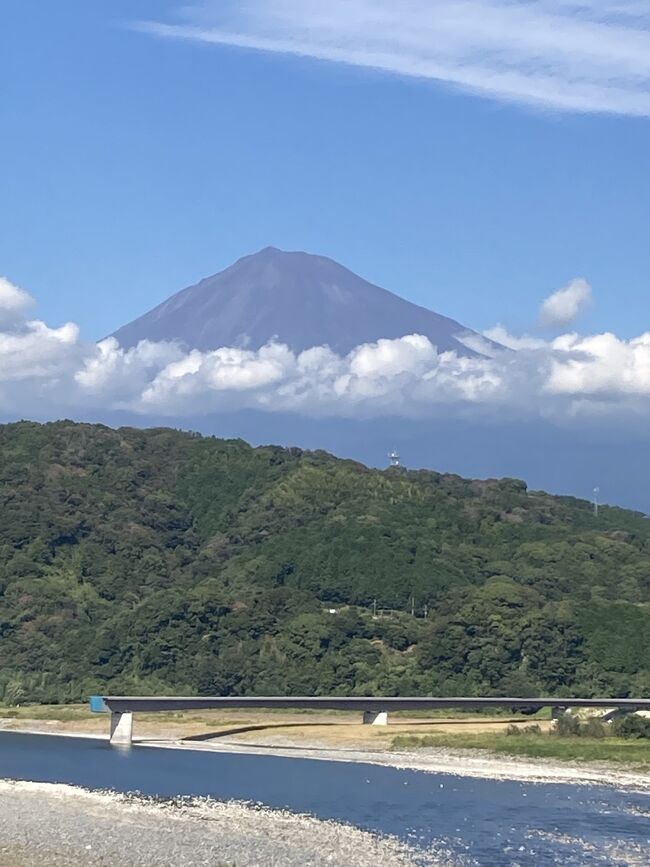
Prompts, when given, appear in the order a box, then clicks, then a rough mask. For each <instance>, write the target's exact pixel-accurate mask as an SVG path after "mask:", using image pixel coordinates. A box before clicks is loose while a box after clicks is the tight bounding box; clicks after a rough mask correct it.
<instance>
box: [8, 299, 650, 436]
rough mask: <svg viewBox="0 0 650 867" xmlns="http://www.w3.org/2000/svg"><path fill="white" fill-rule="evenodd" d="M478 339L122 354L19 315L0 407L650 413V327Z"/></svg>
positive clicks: (316, 413) (169, 348) (73, 331)
mask: <svg viewBox="0 0 650 867" xmlns="http://www.w3.org/2000/svg"><path fill="white" fill-rule="evenodd" d="M4 297H5V298H9V299H10V303H13V302H12V301H11V299H12V298H15V296H13V295H12V293H11V292H8V293H6V294H5V296H4ZM17 306H18V307H19V306H20V305H19V304H18V305H17ZM25 306H27V305H26V304H23V307H25ZM485 337H486V338H487V339H492V340H495V341H497V342H498V343H500V344H502V345H503V346H504V347H506V348H505V349H501V350H498V349H496V348H495V346H494V344H489V343H488V342H487V340H484V341H483V344H482V345H484V346H488V347H489V348H490V351H491V355H490V356H472V357H460V356H458V355H456V353H454V352H443V353H439V352H438V351H437V350H436V348H435V346H433V345H432V344H431V342H430V341H429V340H428V339H427V338H426V337H423V336H422V335H417V334H412V335H408V336H405V337H402V338H398V339H395V340H379V341H377V342H376V343H369V344H365V345H363V346H358V347H357V348H356V349H354V350H353V351H352V352H351V353H350V354H349V355H347V356H346V357H340V356H338V355H336V354H335V353H334V352H332V351H331V350H330V349H328V348H327V347H322V346H320V347H314V348H312V349H308V350H306V351H305V352H302V353H300V354H297V355H296V354H295V353H293V352H291V350H290V349H289V348H288V347H286V346H284V345H282V344H280V343H269V344H267V345H266V346H263V347H262V348H261V349H259V350H256V351H254V350H247V349H240V348H234V347H221V348H219V349H216V350H214V351H211V352H199V351H197V350H194V351H191V352H187V351H184V350H183V349H182V348H181V347H180V346H178V345H176V344H174V343H152V342H149V341H143V342H141V343H140V344H138V346H136V347H134V348H132V349H128V350H127V349H123V348H122V347H121V346H119V344H118V343H117V341H116V340H115V339H114V338H108V339H107V340H103V341H101V342H100V343H98V344H94V343H87V342H84V341H83V340H81V339H80V336H79V330H78V328H77V326H76V325H74V324H73V323H68V324H66V325H63V326H62V327H60V328H50V327H49V326H48V325H47V324H45V323H44V322H42V321H40V320H27V319H26V318H24V316H23V317H21V316H20V315H18V314H16V316H15V317H14V319H12V320H11V321H7V322H4V323H0V411H2V413H3V414H4V415H5V416H6V415H7V414H9V415H12V416H13V417H16V416H30V415H31V416H38V417H43V416H44V415H48V416H49V417H62V416H65V415H73V416H77V417H78V416H79V413H80V412H81V411H92V410H101V411H104V412H108V411H111V410H127V411H130V412H133V413H139V414H141V416H142V418H143V421H144V420H146V418H147V417H151V416H156V417H160V416H166V417H168V418H169V419H170V420H172V419H183V418H184V417H187V416H190V415H191V416H193V417H195V416H197V415H201V414H208V413H215V412H229V411H235V410H242V409H258V410H264V411H266V412H269V413H272V412H279V411H289V412H296V413H300V414H303V415H307V416H312V417H322V416H331V417H337V416H339V417H341V416H348V417H349V416H356V417H379V416H382V415H391V416H393V415H401V416H404V417H421V418H427V417H432V418H434V417H436V416H439V415H440V414H441V413H444V414H445V415H447V416H449V415H454V414H460V415H463V416H468V415H472V416H474V417H476V416H481V415H486V414H487V415H498V416H499V417H500V418H503V417H504V416H511V417H530V418H535V417H537V418H539V417H543V418H546V419H550V420H556V421H559V422H562V423H564V422H565V421H566V420H567V419H574V420H576V419H577V420H578V421H579V420H580V419H583V418H589V419H594V418H602V417H603V416H604V415H605V414H609V415H610V417H614V416H616V417H617V418H619V419H620V418H621V417H625V414H626V413H627V414H628V415H629V416H630V417H632V416H634V417H637V418H638V417H639V416H642V417H644V418H645V419H646V420H647V421H650V332H648V333H644V334H641V335H640V336H639V337H636V338H633V339H631V340H625V339H622V338H620V337H617V336H616V335H615V334H611V333H603V334H596V335H589V336H582V335H579V334H577V333H566V334H561V335H560V336H558V337H555V338H554V339H552V340H544V339H541V338H539V337H530V336H527V335H524V336H523V337H516V336H513V335H511V334H509V333H508V332H507V331H506V330H505V329H504V328H503V327H502V326H497V327H495V328H494V329H492V330H490V331H489V332H487V333H486V335H485Z"/></svg>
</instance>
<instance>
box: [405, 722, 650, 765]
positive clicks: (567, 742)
mask: <svg viewBox="0 0 650 867" xmlns="http://www.w3.org/2000/svg"><path fill="white" fill-rule="evenodd" d="M392 747H393V748H394V749H398V750H400V749H402V750H403V749H409V750H412V749H423V748H434V749H435V748H436V747H438V748H442V747H444V748H453V749H476V750H479V749H480V750H487V751H489V752H491V753H498V754H501V755H510V756H525V757H527V758H532V759H557V760H559V761H563V762H575V761H579V762H617V763H619V764H626V765H630V766H635V767H636V768H638V770H643V771H650V741H648V740H630V739H627V738H588V737H556V736H554V735H549V734H519V735H516V736H512V735H507V734H500V733H496V734H495V733H492V732H489V733H485V734H463V733H459V734H455V733H454V734H451V735H449V734H440V735H438V734H435V735H423V736H418V735H398V736H397V737H395V738H393V741H392Z"/></svg>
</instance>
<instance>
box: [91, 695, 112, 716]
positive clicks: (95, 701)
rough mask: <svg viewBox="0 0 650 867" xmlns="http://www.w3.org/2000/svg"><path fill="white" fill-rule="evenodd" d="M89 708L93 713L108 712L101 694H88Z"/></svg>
mask: <svg viewBox="0 0 650 867" xmlns="http://www.w3.org/2000/svg"><path fill="white" fill-rule="evenodd" d="M90 710H91V711H92V712H93V713H108V708H107V707H106V705H105V704H104V699H103V698H102V697H101V695H91V696H90Z"/></svg>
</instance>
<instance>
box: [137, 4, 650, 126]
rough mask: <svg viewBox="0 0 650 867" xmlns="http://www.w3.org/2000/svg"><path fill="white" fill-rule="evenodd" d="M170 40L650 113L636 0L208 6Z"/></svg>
mask: <svg viewBox="0 0 650 867" xmlns="http://www.w3.org/2000/svg"><path fill="white" fill-rule="evenodd" d="M135 26H136V27H138V28H139V29H141V30H144V31H146V32H149V33H152V34H155V35H157V36H161V37H170V38H180V39H187V40H195V41H200V42H206V43H214V44H221V45H232V46H239V47H242V48H250V49H257V50H263V51H273V52H281V53H285V54H295V55H300V56H305V57H313V58H319V59H322V60H329V61H335V62H341V63H347V64H353V65H356V66H362V67H370V68H375V69H380V70H384V71H387V72H390V73H395V74H399V75H405V76H413V77H416V78H423V79H432V80H435V81H439V82H446V83H448V84H450V85H453V86H456V87H460V88H463V89H465V90H468V91H471V92H474V93H477V94H479V95H483V96H487V97H491V98H495V99H500V100H505V101H514V102H518V103H523V104H526V105H531V106H538V107H543V108H550V109H553V110H560V111H579V112H612V113H619V114H627V115H637V116H648V115H650V32H649V30H650V4H649V3H647V2H631V0H621V2H612V0H602V2H596V0H593V2H590V0H399V2H398V0H328V2H325V3H324V2H322V0H248V2H246V3H241V2H239V0H202V2H195V3H193V4H190V5H188V4H187V3H179V5H178V10H177V16H176V20H174V21H167V22H160V21H148V22H140V23H138V24H136V25H135Z"/></svg>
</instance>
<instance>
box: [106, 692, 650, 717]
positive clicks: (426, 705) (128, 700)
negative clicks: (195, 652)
mask: <svg viewBox="0 0 650 867" xmlns="http://www.w3.org/2000/svg"><path fill="white" fill-rule="evenodd" d="M102 701H103V704H104V708H102V709H107V710H110V711H111V712H113V713H136V712H148V713H151V712H154V711H175V710H208V709H216V708H241V709H244V708H281V709H285V710H291V709H311V710H360V711H366V712H373V711H374V712H387V713H390V712H391V711H392V712H394V711H398V710H412V711H415V710H436V709H439V708H459V709H485V708H508V709H511V710H518V709H526V710H528V709H530V710H540V709H541V708H545V707H560V708H571V707H592V708H599V707H603V708H605V707H607V708H609V707H612V708H620V709H621V710H650V698H558V697H555V698H550V697H548V698H547V697H542V698H501V697H496V698H495V697H489V698H473V697H456V698H428V697H422V698H421V697H411V698H394V697H390V698H382V697H377V696H371V697H366V696H345V697H343V696H334V697H330V696H316V697H307V696H296V697H294V696H267V697H263V696H251V697H249V696H243V697H240V696H227V697H222V696H214V697H210V696H207V697H176V696H170V697H163V696H111V695H109V696H102Z"/></svg>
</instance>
